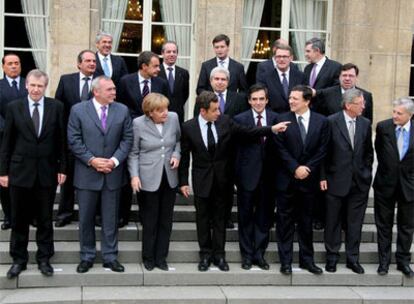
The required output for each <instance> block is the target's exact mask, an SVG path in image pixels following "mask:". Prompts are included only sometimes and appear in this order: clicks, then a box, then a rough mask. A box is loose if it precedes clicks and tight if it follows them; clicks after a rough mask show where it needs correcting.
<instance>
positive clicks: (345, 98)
mask: <svg viewBox="0 0 414 304" xmlns="http://www.w3.org/2000/svg"><path fill="white" fill-rule="evenodd" d="M361 96H362V91H361V90H358V89H356V88H352V89H349V90H346V91H345V93H344V94H342V108H345V105H346V104H348V103H352V102H353V101H354V100H355V98H357V97H361Z"/></svg>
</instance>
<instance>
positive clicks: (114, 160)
mask: <svg viewBox="0 0 414 304" xmlns="http://www.w3.org/2000/svg"><path fill="white" fill-rule="evenodd" d="M111 160H112V161H113V162H114V163H115V167H114V168H116V167H118V166H119V160H117V159H116V158H115V157H111Z"/></svg>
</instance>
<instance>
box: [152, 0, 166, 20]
mask: <svg viewBox="0 0 414 304" xmlns="http://www.w3.org/2000/svg"><path fill="white" fill-rule="evenodd" d="M161 18H162V17H161V11H160V1H159V0H154V1H153V2H152V21H156V22H161V21H165V20H161Z"/></svg>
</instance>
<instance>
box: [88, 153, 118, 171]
mask: <svg viewBox="0 0 414 304" xmlns="http://www.w3.org/2000/svg"><path fill="white" fill-rule="evenodd" d="M91 166H92V167H94V168H95V170H96V171H98V172H102V173H105V174H108V173H111V172H112V170H113V169H114V167H115V163H114V161H113V160H112V159H108V158H101V157H95V158H94V159H92V160H91Z"/></svg>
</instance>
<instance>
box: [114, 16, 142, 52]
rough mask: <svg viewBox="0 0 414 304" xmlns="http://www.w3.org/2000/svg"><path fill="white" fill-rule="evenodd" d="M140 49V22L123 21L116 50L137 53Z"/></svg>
mask: <svg viewBox="0 0 414 304" xmlns="http://www.w3.org/2000/svg"><path fill="white" fill-rule="evenodd" d="M141 51H142V24H129V23H125V24H124V26H123V28H122V33H121V39H120V42H119V46H118V50H117V52H120V53H133V54H138V53H140V52H141Z"/></svg>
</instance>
